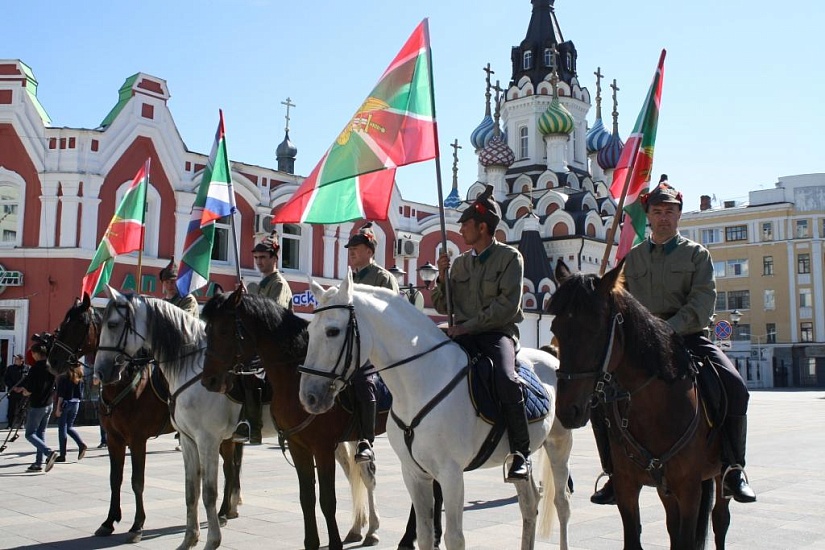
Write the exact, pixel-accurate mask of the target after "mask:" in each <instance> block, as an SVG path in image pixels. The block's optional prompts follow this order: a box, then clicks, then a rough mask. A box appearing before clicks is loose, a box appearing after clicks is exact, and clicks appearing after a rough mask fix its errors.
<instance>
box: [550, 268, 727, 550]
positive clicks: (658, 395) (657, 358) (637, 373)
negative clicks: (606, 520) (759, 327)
mask: <svg viewBox="0 0 825 550" xmlns="http://www.w3.org/2000/svg"><path fill="white" fill-rule="evenodd" d="M622 268H623V264H622V263H620V264H619V266H618V267H616V268H615V269H613V270H612V271H610V272H608V273H607V274H606V275H605V276H604V277H602V278H600V277H598V276H596V275H593V274H587V275H583V274H573V273H571V272H570V270H569V269H568V268H567V266H566V265H565V264H564V262H562V261H559V263H558V264H557V266H556V279H557V280H558V281H559V282H560V286H559V288H558V290H557V291H556V292H555V294H554V295H553V297H552V298H551V300H550V303H549V305H548V311H549V312H550V313H551V314H552V315H555V318H554V319H553V325H552V329H553V334H554V335H555V337H556V338H557V339H558V342H559V351H560V360H561V365H560V367H559V371H558V377H559V386H558V405H557V407H556V416H557V418H558V419H559V420H561V422H562V424H564V426H565V427H567V428H579V427H582V426H584V425H585V424H586V423H587V421H588V419H589V418H590V415H591V408H596V409H598V412H599V414H601V415H603V417H604V418H605V419H606V424H607V430H608V432H609V437H610V442H611V444H610V451H611V458H612V461H613V467H614V472H613V483H614V487H615V490H616V500H617V504H618V507H619V512H620V513H621V516H622V524H623V526H624V547H625V548H626V549H635V548H641V541H640V533H641V519H640V515H639V493H640V491H641V488H642V486H644V485H648V486H653V487H656V490H657V492H658V493H659V498H660V499H661V501H662V504H663V505H664V507H665V512H666V518H667V530H668V534H669V535H670V545H671V546H670V547H671V548H679V549H690V550H693V549H695V548H704V547H705V542H706V539H707V531H708V517H709V515H710V508H711V502H712V500H713V482H714V481H716V500H715V504H714V506H713V531H714V534H715V541H716V547H717V548H724V545H725V535H726V533H727V529H728V526H729V524H730V510H729V508H728V504H729V501H728V500H726V499H724V498H723V497H722V485H721V475H720V474H721V471H722V463H721V454H720V445H721V437H720V433H719V430H718V428H715V427H712V426H711V425H710V422H709V421H708V420H707V418H706V416H705V413H704V407H703V404H702V400H701V397H700V395H699V390H698V389H697V388H698V386H697V384H696V379H695V375H694V373H695V371H694V370H692V369H691V366H690V361H689V358H688V356H687V354H686V352H685V351H684V346H683V344H682V343H681V338H680V337H679V336H678V335H677V334H676V333H675V332H674V331H673V330H672V329H670V328H669V326H668V325H667V323H665V322H664V321H661V320H659V319H657V318H656V317H654V316H653V315H652V314H651V313H650V312H649V311H648V310H647V309H646V308H645V307H644V306H642V305H641V304H640V303H639V302H638V301H637V300H636V299H635V298H633V296H631V295H630V293H628V292H627V291H626V290H625V289H624V287H623V284H622V283H623V278H622ZM707 368H710V367H707Z"/></svg>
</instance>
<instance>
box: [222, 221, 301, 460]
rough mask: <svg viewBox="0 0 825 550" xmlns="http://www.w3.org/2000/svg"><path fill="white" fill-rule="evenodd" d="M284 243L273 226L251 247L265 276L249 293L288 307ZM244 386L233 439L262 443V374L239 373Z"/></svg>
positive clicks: (288, 289) (290, 307)
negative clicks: (282, 257) (281, 257)
mask: <svg viewBox="0 0 825 550" xmlns="http://www.w3.org/2000/svg"><path fill="white" fill-rule="evenodd" d="M280 250H281V245H280V243H278V232H277V231H275V230H273V231H272V233H270V234H269V235H267V236H266V237H264V238H263V240H261V242H259V243H258V244H256V245H255V247H254V248H253V249H252V259H254V260H255V267H257V268H258V271H260V272H261V275H262V276H263V278H262V279H261V282H260V283H252V284H250V285H249V288H248V289H247V292H248V293H249V294H258V295H260V296H263V297H265V298H269V299H270V300H274V301H275V303H277V304H278V305H279V306H281V307H283V308H285V309H289V310H291V309H292V289H291V288H289V283H287V281H286V279H284V276H283V275H281V273H280V272H279V271H278V252H279V251H280ZM238 379H239V381H240V384H241V386H242V387H243V390H244V392H243V393H244V399H243V403H241V421H240V422H238V426H237V427H236V428H235V433H234V434H233V435H232V440H233V441H235V442H237V443H249V444H250V445H260V444H261V439H262V437H261V429H262V428H263V419H262V411H263V391H264V384H265V382H264V378H263V375H260V376H259V375H258V374H257V373H248V374H244V375H241V376H239V377H238Z"/></svg>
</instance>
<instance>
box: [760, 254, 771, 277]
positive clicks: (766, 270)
mask: <svg viewBox="0 0 825 550" xmlns="http://www.w3.org/2000/svg"><path fill="white" fill-rule="evenodd" d="M762 275H773V256H762Z"/></svg>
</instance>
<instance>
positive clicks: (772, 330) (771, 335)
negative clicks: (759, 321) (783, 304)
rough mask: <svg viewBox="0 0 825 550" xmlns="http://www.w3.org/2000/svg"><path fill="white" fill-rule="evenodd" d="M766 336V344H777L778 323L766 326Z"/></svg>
mask: <svg viewBox="0 0 825 550" xmlns="http://www.w3.org/2000/svg"><path fill="white" fill-rule="evenodd" d="M765 334H767V336H766V339H765V343H766V344H775V343H776V323H767V324H766V325H765Z"/></svg>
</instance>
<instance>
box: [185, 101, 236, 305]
mask: <svg viewBox="0 0 825 550" xmlns="http://www.w3.org/2000/svg"><path fill="white" fill-rule="evenodd" d="M219 114H220V121H219V122H218V131H217V133H216V134H215V144H214V145H213V146H212V152H211V153H210V154H209V160H208V161H207V164H206V168H205V169H204V170H203V177H202V178H201V184H200V187H199V188H198V195H197V197H195V202H194V204H193V205H192V214H191V216H190V218H189V226H188V228H187V231H186V240H185V241H184V245H183V257H182V258H181V261H180V269H179V270H178V281H177V287H178V292H180V294H181V295H182V296H186V295H187V294H189V293H190V292H193V291H195V290H197V289H199V288H200V287H202V286H203V285H205V284H206V283H207V282H208V281H209V267H210V265H211V263H212V244H213V243H214V240H215V221H216V220H219V219H221V218H223V217H226V216H229V215H230V214H234V213H235V211H236V210H237V208H236V207H235V191H234V189H233V188H232V172H231V169H230V168H229V155H228V154H227V152H226V134H225V131H224V125H223V111H219Z"/></svg>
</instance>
